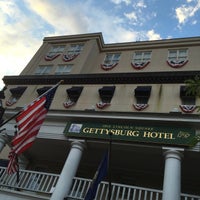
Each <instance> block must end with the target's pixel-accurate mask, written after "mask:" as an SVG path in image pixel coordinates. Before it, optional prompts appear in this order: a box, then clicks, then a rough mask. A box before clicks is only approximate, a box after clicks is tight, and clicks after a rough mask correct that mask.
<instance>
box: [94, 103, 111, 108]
mask: <svg viewBox="0 0 200 200" xmlns="http://www.w3.org/2000/svg"><path fill="white" fill-rule="evenodd" d="M109 105H110V103H105V102H99V103H97V104H96V106H97V108H99V109H103V108H105V107H107V106H109Z"/></svg>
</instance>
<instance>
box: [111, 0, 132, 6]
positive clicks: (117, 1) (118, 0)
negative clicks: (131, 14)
mask: <svg viewBox="0 0 200 200" xmlns="http://www.w3.org/2000/svg"><path fill="white" fill-rule="evenodd" d="M111 2H112V3H114V4H121V3H125V4H126V5H129V4H130V3H131V0H111Z"/></svg>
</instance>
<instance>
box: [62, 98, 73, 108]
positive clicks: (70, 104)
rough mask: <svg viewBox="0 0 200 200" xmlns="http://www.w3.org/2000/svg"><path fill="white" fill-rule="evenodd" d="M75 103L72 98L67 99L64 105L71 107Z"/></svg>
mask: <svg viewBox="0 0 200 200" xmlns="http://www.w3.org/2000/svg"><path fill="white" fill-rule="evenodd" d="M74 104H75V102H74V101H71V100H70V99H68V100H67V101H65V102H64V103H63V106H64V107H65V108H70V107H71V106H73V105H74Z"/></svg>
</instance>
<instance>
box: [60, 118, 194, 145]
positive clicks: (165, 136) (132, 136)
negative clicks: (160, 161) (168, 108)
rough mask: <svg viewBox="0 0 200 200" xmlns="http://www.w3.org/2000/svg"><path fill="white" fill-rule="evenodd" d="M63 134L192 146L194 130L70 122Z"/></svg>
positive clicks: (77, 136)
mask: <svg viewBox="0 0 200 200" xmlns="http://www.w3.org/2000/svg"><path fill="white" fill-rule="evenodd" d="M64 134H65V135H66V136H68V137H74V138H82V139H83V138H84V139H106V140H109V139H111V138H112V140H113V141H128V142H138V143H154V144H162V145H173V146H194V145H195V144H196V143H197V139H196V137H195V130H194V129H191V128H181V127H165V126H160V127H159V126H135V125H119V124H103V123H84V122H83V123H80V122H77V123H76V122H73V123H72V122H70V123H68V124H67V125H66V128H65V130H64Z"/></svg>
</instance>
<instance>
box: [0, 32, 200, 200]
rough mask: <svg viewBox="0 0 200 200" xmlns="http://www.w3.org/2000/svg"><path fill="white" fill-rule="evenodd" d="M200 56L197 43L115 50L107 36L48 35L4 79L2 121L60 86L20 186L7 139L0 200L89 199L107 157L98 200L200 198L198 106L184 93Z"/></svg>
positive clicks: (24, 161)
mask: <svg viewBox="0 0 200 200" xmlns="http://www.w3.org/2000/svg"><path fill="white" fill-rule="evenodd" d="M197 52H200V37H192V38H176V39H165V40H154V41H137V42H128V43H126V42H125V43H116V44H114V43H113V44H105V43H104V40H103V37H102V34H101V33H91V34H80V35H69V36H66V35H63V36H53V37H45V38H44V39H43V44H42V45H41V47H40V48H39V50H38V51H37V52H36V54H35V55H34V56H33V58H32V59H31V60H30V62H29V63H28V64H27V66H26V67H25V68H24V69H23V71H22V72H21V73H20V75H13V76H12V75H11V76H4V78H3V81H4V83H5V85H6V87H5V88H4V90H3V91H0V104H1V105H0V108H1V109H0V110H1V113H0V121H1V122H2V121H6V120H7V119H9V118H12V117H13V116H15V114H16V113H18V112H19V110H21V108H23V107H24V106H26V105H29V104H30V103H31V102H33V101H34V100H35V99H37V98H38V96H41V95H42V94H44V93H45V92H46V91H47V90H48V89H49V88H50V87H52V86H53V85H55V84H56V83H58V82H59V83H61V84H60V85H59V87H58V88H57V90H56V93H55V96H54V99H53V100H52V104H51V107H50V109H49V111H48V113H47V116H46V118H45V121H44V122H43V124H42V126H41V128H40V131H39V133H38V135H37V139H36V140H35V141H34V143H33V145H32V146H31V147H30V148H29V149H27V150H26V151H25V152H24V153H23V157H22V158H20V159H19V164H20V166H21V168H20V170H21V171H20V178H21V179H20V180H19V181H18V182H13V180H15V179H16V174H14V175H7V174H6V165H7V162H8V153H9V151H10V149H9V146H8V142H7V140H5V138H4V137H3V136H2V135H1V136H0V150H1V159H0V199H1V198H2V199H9V198H10V199H11V197H10V196H11V194H16V195H19V196H21V197H20V198H21V199H51V200H63V199H84V198H85V195H86V193H87V191H88V188H89V187H90V185H91V183H92V181H93V178H94V175H95V172H96V170H97V169H98V166H99V164H100V163H99V162H100V161H101V160H102V156H103V155H104V153H105V151H107V150H110V154H109V159H110V163H109V172H108V175H107V176H106V177H105V178H104V179H103V182H101V184H100V185H99V189H98V191H97V194H96V195H97V196H96V199H107V197H108V194H109V190H110V191H111V189H112V194H111V195H112V198H111V199H117V200H118V199H121V200H127V199H137V200H143V199H146V200H150V199H159V200H160V199H163V200H172V199H173V200H180V199H194V200H198V199H200V190H199V188H200V183H199V177H200V170H199V169H200V159H199V156H200V155H199V154H200V148H199V146H200V144H199V143H198V138H199V136H198V135H199V130H200V119H199V113H198V109H197V108H198V106H199V104H200V100H199V98H198V97H195V96H193V95H190V94H188V93H187V87H186V86H187V85H186V82H187V80H189V79H194V77H196V76H199V77H200V70H199V63H200V56H198V53H197ZM61 80H62V81H61ZM4 97H5V98H4ZM15 125H16V121H15V119H14V118H12V119H11V120H10V121H9V122H8V123H6V124H5V125H3V126H2V129H5V132H6V134H7V135H8V138H9V139H12V138H13V137H14V135H15ZM86 147H87V148H86ZM183 155H184V157H183ZM183 159H184V162H182V160H183ZM106 195H107V196H106ZM5 196H6V198H5ZM24 196H25V197H26V198H24ZM22 197H23V198H22Z"/></svg>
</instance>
